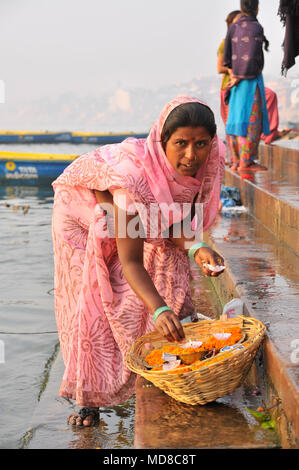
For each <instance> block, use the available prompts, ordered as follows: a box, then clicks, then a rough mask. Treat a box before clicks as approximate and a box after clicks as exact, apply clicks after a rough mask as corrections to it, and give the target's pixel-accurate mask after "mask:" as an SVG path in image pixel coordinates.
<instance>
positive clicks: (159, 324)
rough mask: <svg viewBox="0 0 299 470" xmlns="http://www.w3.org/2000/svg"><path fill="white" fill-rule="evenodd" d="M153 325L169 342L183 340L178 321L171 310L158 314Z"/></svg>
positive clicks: (183, 336)
mask: <svg viewBox="0 0 299 470" xmlns="http://www.w3.org/2000/svg"><path fill="white" fill-rule="evenodd" d="M155 325H156V329H157V330H158V332H159V333H160V334H161V335H163V336H164V338H166V339H167V341H169V342H174V341H182V340H183V339H184V338H185V333H184V330H183V327H182V325H181V323H180V320H179V319H178V316H177V315H176V314H175V313H174V312H173V311H172V310H166V311H165V312H163V313H160V315H159V316H158V318H157V320H156V323H155Z"/></svg>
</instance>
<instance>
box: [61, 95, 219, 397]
mask: <svg viewBox="0 0 299 470" xmlns="http://www.w3.org/2000/svg"><path fill="white" fill-rule="evenodd" d="M189 101H198V100H197V99H196V98H191V97H186V96H179V97H177V98H176V99H175V100H173V101H172V102H171V103H169V104H168V105H167V106H166V107H165V108H164V110H163V111H162V114H161V116H160V118H159V120H158V122H157V123H156V124H155V125H154V126H153V128H152V129H151V132H150V134H149V136H148V138H147V139H145V140H144V139H140V140H137V139H126V140H125V141H124V142H123V143H121V144H116V145H107V146H104V147H101V148H98V149H96V150H95V151H94V152H90V153H88V154H85V155H83V156H81V157H79V158H78V159H76V160H75V161H74V162H73V163H72V164H71V165H69V167H67V168H66V170H65V171H64V172H63V173H62V175H60V177H59V178H58V179H57V180H56V181H55V182H54V183H53V187H54V190H55V198H54V208H53V224H52V234H53V248H54V264H55V315H56V321H57V326H58V332H59V340H60V346H61V352H62V356H63V360H64V363H65V372H64V376H63V380H62V384H61V387H60V390H59V395H60V396H63V397H66V398H72V399H74V400H76V402H77V404H78V405H80V406H108V405H113V404H118V403H121V402H123V401H125V400H126V399H127V398H129V397H130V396H131V395H132V394H133V393H134V391H135V380H136V376H135V374H133V373H132V372H130V371H129V370H128V368H127V367H126V365H125V356H126V353H127V352H128V350H129V349H130V347H131V345H132V343H133V342H134V341H135V339H137V338H138V337H140V336H142V335H144V334H145V333H147V332H149V331H152V330H153V329H154V323H153V321H152V315H151V313H150V312H149V311H148V309H147V308H146V307H145V305H144V304H143V302H142V301H141V300H140V299H139V298H138V297H137V296H136V294H135V293H134V291H133V289H132V288H131V287H130V285H129V284H128V283H127V281H126V279H125V278H124V276H123V270H122V266H121V264H120V261H119V258H118V253H117V247H116V241H115V238H113V237H111V235H109V227H111V224H112V225H113V220H111V217H110V216H109V215H107V214H106V213H105V211H104V210H103V209H102V208H101V206H100V205H99V204H97V201H96V198H95V195H94V192H93V190H99V191H104V190H110V191H111V192H112V193H113V190H115V189H119V188H120V189H122V190H125V191H126V193H127V194H128V196H129V198H130V200H132V201H133V203H134V204H136V208H137V211H139V205H140V203H142V204H143V206H145V207H146V208H148V207H149V205H150V204H151V203H158V204H160V203H161V202H164V203H165V202H166V203H167V204H172V202H176V203H179V204H180V203H185V202H188V203H190V202H192V201H193V200H194V198H195V196H196V197H197V199H196V200H197V201H198V202H202V203H203V208H204V221H203V224H204V230H206V229H207V228H208V227H209V226H210V225H211V224H212V223H213V221H214V219H215V217H216V214H217V209H218V201H219V194H220V184H221V180H222V176H223V169H224V151H225V149H224V146H223V144H222V142H221V141H219V139H218V138H217V137H215V138H214V139H213V143H212V149H211V152H210V155H209V157H208V159H207V161H206V163H205V165H204V167H203V168H201V169H200V171H199V172H198V174H197V175H196V177H195V178H191V177H187V178H186V177H185V178H183V177H182V176H181V175H179V174H177V173H176V172H175V171H174V170H173V169H172V167H171V166H170V165H169V163H168V160H167V158H166V156H165V153H164V151H163V148H162V146H161V142H160V136H161V130H162V127H163V124H164V122H165V120H166V118H167V116H168V114H169V113H170V112H171V111H172V109H174V108H175V107H176V106H178V105H179V104H182V103H185V102H189ZM163 207H164V206H163ZM163 207H161V209H160V210H159V213H158V217H159V220H160V223H159V227H160V229H159V231H158V233H157V236H156V237H155V238H151V237H150V236H148V234H146V235H147V236H146V238H145V243H144V266H145V268H146V270H147V271H148V273H149V275H150V277H151V279H152V281H153V283H154V285H155V287H156V288H157V290H158V291H159V293H160V295H161V296H162V297H163V298H164V300H165V302H166V304H167V305H168V306H170V307H171V308H173V310H174V312H175V313H176V314H177V315H178V316H179V318H184V317H186V316H188V315H190V314H192V313H193V311H194V307H193V304H192V300H191V293H190V286H189V275H190V267H189V261H188V256H187V255H186V253H185V252H184V251H183V250H181V249H179V248H177V247H176V246H175V245H174V244H173V243H172V242H171V241H170V240H168V239H167V238H164V237H163V236H162V231H163V229H164V228H165V226H166V224H167V222H166V220H167V219H166V218H165V217H164V215H165V214H163V210H164V209H163ZM146 213H147V214H149V213H150V211H147V212H146ZM139 215H140V217H141V220H143V219H142V217H144V214H142V213H141V212H139ZM145 217H149V215H146V216H145ZM181 218H182V215H181V214H180V212H179V211H174V212H173V218H172V219H171V220H170V221H168V225H170V224H172V223H173V222H174V221H179V220H181Z"/></svg>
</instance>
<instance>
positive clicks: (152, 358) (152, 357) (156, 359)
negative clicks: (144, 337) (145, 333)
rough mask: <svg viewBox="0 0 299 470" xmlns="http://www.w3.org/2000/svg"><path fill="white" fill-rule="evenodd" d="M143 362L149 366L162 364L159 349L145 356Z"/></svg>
mask: <svg viewBox="0 0 299 470" xmlns="http://www.w3.org/2000/svg"><path fill="white" fill-rule="evenodd" d="M145 360H146V362H147V363H148V365H149V366H158V365H160V364H161V365H162V364H163V363H164V361H163V359H162V351H161V350H160V349H154V351H152V352H150V353H149V354H148V355H147V356H146V358H145Z"/></svg>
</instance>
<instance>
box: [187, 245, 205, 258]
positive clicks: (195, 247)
mask: <svg viewBox="0 0 299 470" xmlns="http://www.w3.org/2000/svg"><path fill="white" fill-rule="evenodd" d="M203 247H206V248H209V245H207V244H206V243H195V244H194V245H192V246H191V248H189V251H188V256H189V258H190V259H192V260H193V261H194V255H195V252H196V251H197V250H199V248H203Z"/></svg>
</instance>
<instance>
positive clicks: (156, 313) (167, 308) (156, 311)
mask: <svg viewBox="0 0 299 470" xmlns="http://www.w3.org/2000/svg"><path fill="white" fill-rule="evenodd" d="M166 310H170V311H171V312H173V310H172V308H170V307H167V305H163V307H159V308H157V310H155V312H154V314H153V319H154V323H156V320H157V318H158V316H159V315H160V313H162V312H165V311H166Z"/></svg>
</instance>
